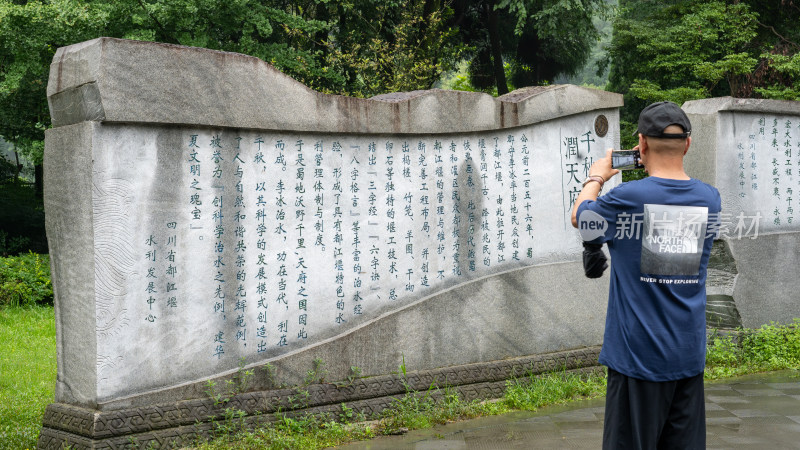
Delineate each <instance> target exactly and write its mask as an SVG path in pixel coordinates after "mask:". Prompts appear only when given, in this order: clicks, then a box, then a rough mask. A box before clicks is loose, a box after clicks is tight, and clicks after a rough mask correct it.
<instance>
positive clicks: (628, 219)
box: [578, 209, 764, 241]
mask: <svg viewBox="0 0 800 450" xmlns="http://www.w3.org/2000/svg"><path fill="white" fill-rule="evenodd" d="M651 216H653V217H651V220H650V221H649V226H650V227H651V228H652V227H656V228H663V227H665V226H668V225H669V224H666V223H664V222H665V221H672V220H676V221H677V223H676V225H677V226H680V225H682V226H683V227H684V228H687V227H688V228H689V229H692V230H696V231H697V232H698V234H699V231H700V229H701V228H702V223H701V222H700V221H698V218H696V217H694V216H693V215H692V214H687V215H679V216H678V218H677V219H664V218H658V217H656V216H655V215H652V214H651ZM763 218H764V217H763V216H762V215H761V213H760V212H756V213H755V214H749V215H748V214H745V213H743V212H740V213H739V214H738V215H737V216H735V217H734V216H733V215H731V214H728V213H715V214H709V215H708V223H707V226H706V230H705V231H706V233H705V238H709V237H713V238H715V239H723V238H724V239H755V238H757V237H758V231H759V228H760V225H761V220H762V219H763ZM644 219H645V217H644V213H636V214H629V213H619V214H618V215H617V221H616V229H615V230H614V239H640V238H641V237H642V232H643V231H647V230H643V228H644V226H645V220H644ZM609 226H610V224H609V223H608V221H606V220H605V219H604V218H603V217H602V216H601V215H600V214H597V213H596V212H594V211H591V210H588V209H587V210H584V211H583V213H582V214H581V215H580V217H579V218H578V232H579V233H580V235H581V239H583V240H584V241H593V240H595V239H597V238H599V237H601V236H604V235H605V234H606V232H607V231H608V228H609ZM649 231H650V233H648V234H649V235H652V230H649Z"/></svg>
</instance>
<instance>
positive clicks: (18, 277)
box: [0, 252, 53, 306]
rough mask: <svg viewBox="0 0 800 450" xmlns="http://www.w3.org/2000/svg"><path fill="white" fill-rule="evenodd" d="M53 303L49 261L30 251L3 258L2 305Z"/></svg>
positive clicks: (0, 260)
mask: <svg viewBox="0 0 800 450" xmlns="http://www.w3.org/2000/svg"><path fill="white" fill-rule="evenodd" d="M44 304H53V286H52V284H50V258H49V257H48V256H47V255H40V254H37V253H33V252H29V253H27V254H22V255H20V256H10V257H7V258H2V257H0V306H29V305H44Z"/></svg>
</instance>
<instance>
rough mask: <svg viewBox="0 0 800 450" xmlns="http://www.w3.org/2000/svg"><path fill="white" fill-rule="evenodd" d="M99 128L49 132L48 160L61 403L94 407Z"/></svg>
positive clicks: (47, 194)
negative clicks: (93, 193) (95, 152)
mask: <svg viewBox="0 0 800 450" xmlns="http://www.w3.org/2000/svg"><path fill="white" fill-rule="evenodd" d="M95 126H97V125H96V124H95V123H93V122H85V123H81V124H77V125H73V126H71V127H67V128H59V129H53V130H47V136H48V137H47V139H46V141H45V158H44V177H45V183H44V195H45V198H46V199H47V215H46V216H45V219H46V226H47V240H48V245H49V247H50V267H51V278H52V280H53V294H54V296H55V298H57V299H58V300H57V301H56V302H55V319H56V349H57V352H58V375H57V380H56V398H58V399H60V400H63V401H67V402H71V403H72V402H74V403H79V404H86V405H95V404H96V400H97V376H96V375H97V372H96V363H97V359H96V358H97V339H95V337H94V330H96V329H97V328H98V315H97V312H96V310H95V302H94V297H95V295H94V294H95V265H94V256H95V249H94V221H93V210H92V198H91V195H90V193H91V191H92V146H93V142H92V129H93V128H94V127H95ZM62 149H63V150H64V151H60V150H62ZM67 149H69V150H68V151H67ZM67 280H69V282H67Z"/></svg>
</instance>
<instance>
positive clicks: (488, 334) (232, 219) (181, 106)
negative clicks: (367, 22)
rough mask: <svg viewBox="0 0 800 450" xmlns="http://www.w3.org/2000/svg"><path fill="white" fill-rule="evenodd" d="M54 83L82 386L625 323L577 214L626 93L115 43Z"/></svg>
mask: <svg viewBox="0 0 800 450" xmlns="http://www.w3.org/2000/svg"><path fill="white" fill-rule="evenodd" d="M210 68H213V70H210ZM48 98H49V102H50V107H51V114H52V117H53V123H54V125H55V128H54V129H52V130H48V132H47V148H46V155H45V158H46V166H47V169H46V170H47V173H46V182H45V183H46V188H47V190H46V195H45V207H46V209H47V218H48V236H49V238H50V244H51V248H52V249H53V250H54V257H53V260H52V264H53V274H54V277H53V282H54V286H55V291H56V309H57V320H58V329H59V378H58V388H57V390H56V399H57V401H59V402H63V403H65V404H72V405H78V406H81V407H86V408H97V409H98V410H106V411H107V410H115V409H120V408H128V407H132V406H136V407H140V406H141V407H143V406H146V405H149V404H152V403H155V402H160V401H166V400H174V401H178V400H180V399H186V398H201V397H203V396H206V395H207V393H206V392H205V390H206V387H205V382H206V381H207V380H209V379H220V380H222V379H225V377H232V376H236V373H237V372H238V371H239V370H240V366H241V365H242V364H244V365H245V366H246V368H256V367H262V366H264V365H265V364H270V365H271V366H272V367H274V368H275V369H276V370H277V373H276V379H275V380H274V381H275V383H278V384H288V385H292V384H297V383H301V382H302V381H303V379H304V378H305V376H306V375H307V372H308V370H309V369H311V368H312V367H313V366H314V361H315V360H322V361H324V363H325V364H326V367H327V371H328V375H327V377H328V379H332V380H343V379H346V378H347V377H348V376H349V375H350V374H351V367H353V366H355V367H358V368H359V370H360V371H361V374H362V375H364V376H381V375H385V374H388V373H391V372H393V371H396V370H397V368H398V365H399V364H401V362H402V361H403V360H405V363H406V365H407V366H408V367H410V368H413V369H414V370H438V369H440V368H443V367H450V366H455V365H465V364H477V363H485V362H489V361H498V360H503V359H505V358H520V357H526V356H528V355H535V354H541V353H549V352H554V351H562V350H568V349H576V348H584V347H587V346H594V345H597V344H599V342H600V341H601V339H602V326H603V320H604V316H605V298H606V292H607V280H604V279H600V280H591V281H590V280H587V279H585V278H584V277H583V272H582V270H581V266H580V263H579V262H578V261H579V258H580V252H581V247H580V240H579V237H578V234H577V233H576V232H575V231H574V229H572V227H571V226H570V225H569V212H570V208H571V201H572V200H574V197H575V196H576V195H577V193H578V192H579V190H580V181H582V180H583V178H584V177H585V176H586V174H587V171H588V167H589V165H590V164H591V162H592V159H593V158H596V157H599V156H600V155H602V154H603V150H604V149H605V148H608V147H616V146H617V143H618V139H619V136H618V133H617V132H616V130H617V129H618V123H619V115H618V111H617V107H618V106H620V105H621V96H619V95H616V94H610V93H607V92H603V91H597V90H591V89H585V88H578V87H575V86H552V87H546V88H526V89H521V90H517V91H515V92H513V93H511V94H508V95H506V96H504V97H502V98H500V99H493V98H492V97H490V96H488V95H485V94H475V93H463V92H452V91H439V90H433V91H417V92H411V93H400V94H392V95H385V96H379V97H377V98H375V99H369V100H366V99H352V98H345V97H340V96H331V95H323V94H319V93H316V92H314V91H312V90H310V89H308V88H307V87H305V86H303V85H301V84H299V83H297V82H295V81H294V80H292V79H290V78H288V77H286V76H285V75H283V74H281V73H280V72H278V71H276V70H275V69H273V68H272V67H271V66H269V65H268V64H266V63H264V62H263V61H260V60H257V59H255V58H251V57H248V56H244V55H238V54H230V53H223V52H214V51H209V50H203V49H196V48H186V47H178V46H172V45H164V44H156V43H146V42H134V41H124V40H118V39H107V38H101V39H96V40H93V41H88V42H85V43H81V44H77V45H74V46H70V47H67V48H62V49H59V50H58V53H57V54H56V56H55V58H54V60H53V64H52V66H51V77H50V83H49V85H48ZM601 116H602V119H604V120H605V121H606V122H607V123H608V124H609V125H610V126H608V127H607V131H608V133H606V130H601V129H599V128H596V125H595V124H596V123H599V122H603V120H599V119H600V118H601ZM76 180H78V181H77V182H76ZM617 182H618V180H612V181H611V182H610V185H612V186H613V185H614V184H615V183H617ZM304 233H305V234H304ZM242 361H244V363H242Z"/></svg>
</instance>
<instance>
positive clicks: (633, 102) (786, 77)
mask: <svg viewBox="0 0 800 450" xmlns="http://www.w3.org/2000/svg"><path fill="white" fill-rule="evenodd" d="M798 23H800V9H799V8H798V6H797V5H795V4H794V2H793V1H783V2H762V1H759V0H746V1H735V2H727V1H720V0H665V1H662V2H652V1H649V0H620V3H619V11H618V14H617V16H616V17H615V19H614V30H613V38H612V41H611V45H610V46H609V48H608V54H607V59H606V60H605V63H606V64H609V65H610V73H609V86H608V87H609V89H610V90H612V91H615V92H620V93H623V94H625V104H626V106H625V108H624V109H623V114H622V119H623V120H624V121H625V122H627V123H628V126H627V128H628V129H630V131H631V132H632V131H633V126H632V122H633V121H634V120H635V118H636V114H638V111H639V110H641V109H642V108H643V107H644V106H645V105H646V104H647V103H650V102H653V101H657V100H671V101H674V102H676V103H678V104H681V103H683V102H685V101H687V100H693V99H699V98H707V97H715V96H726V95H730V96H734V97H764V98H798V88H800V84H798V82H797V81H796V80H797V78H796V76H797V75H798V74H800V59H798V57H797V53H798V51H800V46H798V44H797V42H800V39H798V38H800V26H798ZM627 134H630V133H625V130H623V134H622V135H623V137H625V136H626V135H627Z"/></svg>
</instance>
